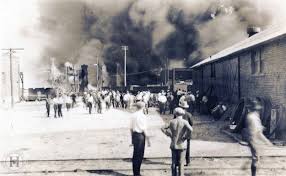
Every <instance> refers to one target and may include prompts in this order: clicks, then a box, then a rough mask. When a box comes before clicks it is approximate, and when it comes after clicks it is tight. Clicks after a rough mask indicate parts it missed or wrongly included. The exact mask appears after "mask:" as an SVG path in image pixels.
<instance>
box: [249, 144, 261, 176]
mask: <svg viewBox="0 0 286 176" xmlns="http://www.w3.org/2000/svg"><path fill="white" fill-rule="evenodd" d="M248 146H249V148H250V152H251V175H252V176H256V170H257V167H258V162H259V154H258V147H257V146H256V144H255V143H253V142H252V141H249V143H248Z"/></svg>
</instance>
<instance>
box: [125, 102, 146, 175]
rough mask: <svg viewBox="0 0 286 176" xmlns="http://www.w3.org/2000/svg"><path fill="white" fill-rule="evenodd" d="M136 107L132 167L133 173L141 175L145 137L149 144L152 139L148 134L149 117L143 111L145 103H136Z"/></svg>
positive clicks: (133, 120) (132, 134)
mask: <svg viewBox="0 0 286 176" xmlns="http://www.w3.org/2000/svg"><path fill="white" fill-rule="evenodd" d="M136 108H137V111H136V112H135V113H133V114H132V117H131V123H130V132H131V136H132V145H133V147H134V148H133V158H132V168H133V175H134V176H140V168H141V164H142V161H143V158H144V150H145V139H146V140H147V143H148V146H150V140H149V137H148V134H147V117H146V115H145V114H144V112H143V110H144V108H145V103H143V102H138V103H136Z"/></svg>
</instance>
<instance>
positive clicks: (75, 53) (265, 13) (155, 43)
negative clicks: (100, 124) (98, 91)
mask: <svg viewBox="0 0 286 176" xmlns="http://www.w3.org/2000/svg"><path fill="white" fill-rule="evenodd" d="M283 5H285V3H284V2H283V1H282V0H274V1H271V3H270V2H265V1H262V0H256V1H247V0H199V1H198V0H176V1H175V0H156V1H154V0H135V1H134V0H118V1H114V0H96V1H93V0H78V1H76V0H71V1H70V0H69V1H68V0H61V1H56V0H44V1H39V2H38V9H39V13H40V17H39V24H38V25H37V26H38V27H39V28H38V32H39V33H41V36H44V37H43V39H44V40H45V42H43V43H44V44H42V45H43V50H42V51H41V57H40V59H41V62H40V64H48V63H49V61H48V59H47V58H50V57H55V58H56V63H57V65H58V66H59V67H61V66H63V64H64V63H65V62H67V61H69V62H71V63H72V64H76V65H80V64H87V65H89V67H90V68H92V67H93V66H92V65H94V64H96V63H97V60H99V63H100V65H101V66H102V68H103V70H104V71H103V74H104V75H103V76H104V77H105V80H107V79H108V78H109V79H110V80H107V81H109V82H110V83H114V82H115V77H116V75H117V74H119V75H120V76H123V75H122V70H123V65H124V59H123V58H124V52H123V50H122V48H121V46H123V45H127V46H128V51H127V73H128V77H127V79H128V84H156V83H158V71H160V70H162V69H164V68H165V67H166V64H167V62H166V61H167V58H168V59H171V60H175V61H176V60H178V62H181V61H182V60H184V62H185V65H186V66H190V65H191V64H194V63H196V62H198V61H200V60H201V59H204V58H205V57H208V56H210V55H212V54H214V53H215V52H217V51H219V50H221V49H223V48H225V47H227V46H229V45H231V44H234V43H235V42H238V41H240V40H242V39H244V38H246V37H247V34H246V28H247V27H248V26H260V27H262V29H264V28H266V27H267V26H269V25H271V24H273V23H277V22H278V21H279V20H277V19H285V16H286V15H285V12H284V11H283V10H281V6H282V7H283ZM272 7H273V8H274V7H275V8H276V10H273V8H272ZM117 65H119V67H120V68H119V69H118V66H117ZM91 70H95V69H91ZM93 77H94V76H92V77H90V82H92V83H93V84H95V82H94V81H93Z"/></svg>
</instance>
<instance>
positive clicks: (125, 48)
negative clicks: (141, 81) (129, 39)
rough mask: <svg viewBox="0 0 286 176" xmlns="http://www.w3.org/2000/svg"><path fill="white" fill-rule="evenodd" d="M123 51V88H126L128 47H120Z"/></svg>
mask: <svg viewBox="0 0 286 176" xmlns="http://www.w3.org/2000/svg"><path fill="white" fill-rule="evenodd" d="M122 49H123V50H124V87H126V86H127V78H126V52H127V50H128V46H122Z"/></svg>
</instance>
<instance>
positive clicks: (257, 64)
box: [191, 25, 286, 139]
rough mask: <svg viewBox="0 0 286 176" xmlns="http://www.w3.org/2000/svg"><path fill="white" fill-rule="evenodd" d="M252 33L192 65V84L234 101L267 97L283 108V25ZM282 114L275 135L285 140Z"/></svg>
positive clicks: (285, 32) (285, 119)
mask: <svg viewBox="0 0 286 176" xmlns="http://www.w3.org/2000/svg"><path fill="white" fill-rule="evenodd" d="M248 32H249V31H248ZM249 34H250V33H249ZM253 34H254V33H252V34H251V35H252V36H250V37H249V38H247V39H245V40H243V41H241V42H239V43H237V44H235V45H233V46H230V47H228V48H226V49H224V50H222V51H220V52H218V53H217V54H215V55H213V56H211V57H209V58H207V59H205V60H203V61H201V62H199V63H197V64H195V65H194V66H192V67H191V68H192V69H194V72H193V79H194V86H196V88H197V89H199V90H200V91H201V92H206V91H207V90H208V89H212V92H213V94H214V95H216V96H218V97H219V99H221V100H228V101H230V102H233V103H236V102H238V100H239V99H241V98H243V97H266V98H268V99H270V100H271V102H272V105H273V106H272V107H277V106H279V107H281V106H282V107H286V81H285V80H286V72H285V71H286V69H285V68H286V26H285V25H284V26H283V25H281V26H276V27H272V28H269V29H267V30H264V31H262V32H259V33H257V34H254V35H253ZM282 113H283V114H280V118H282V119H280V120H281V121H280V122H281V123H280V124H279V126H278V131H279V133H278V137H279V138H284V139H286V132H285V131H286V117H285V112H283V111H282Z"/></svg>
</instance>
